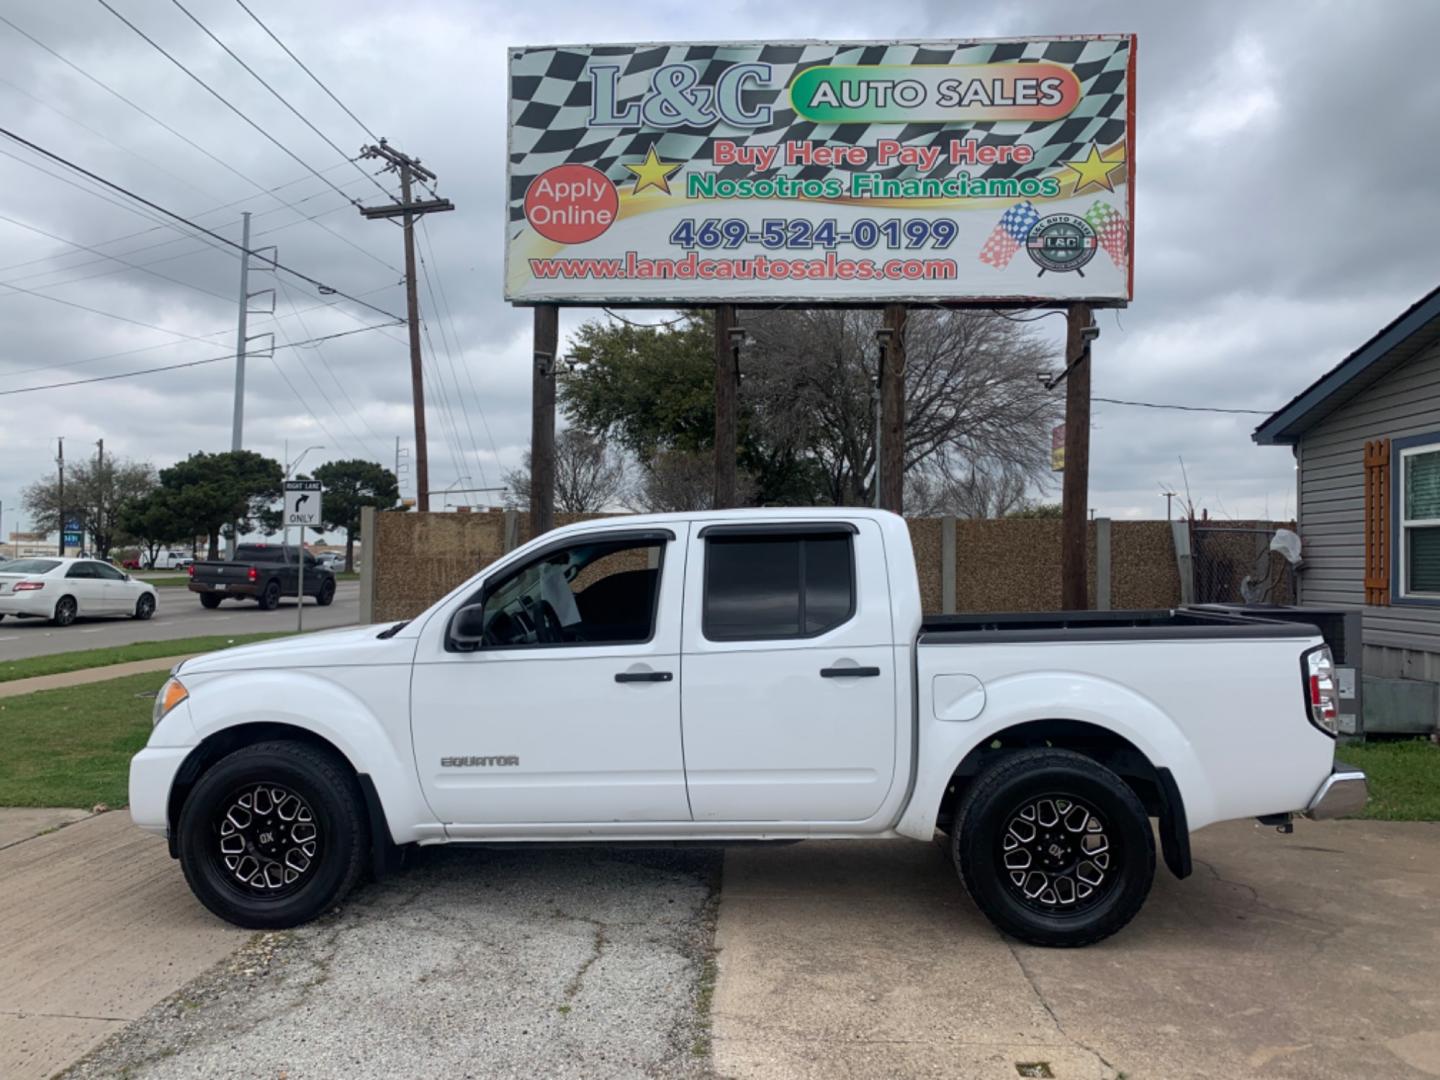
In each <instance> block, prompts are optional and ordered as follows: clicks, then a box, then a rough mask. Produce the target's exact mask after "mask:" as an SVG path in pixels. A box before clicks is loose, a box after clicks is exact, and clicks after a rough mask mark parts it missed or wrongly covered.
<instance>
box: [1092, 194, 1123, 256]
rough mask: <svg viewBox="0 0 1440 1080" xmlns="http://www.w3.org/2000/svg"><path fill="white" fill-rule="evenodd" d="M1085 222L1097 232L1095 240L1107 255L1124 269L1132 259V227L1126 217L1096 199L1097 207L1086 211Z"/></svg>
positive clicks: (1094, 206)
mask: <svg viewBox="0 0 1440 1080" xmlns="http://www.w3.org/2000/svg"><path fill="white" fill-rule="evenodd" d="M1085 220H1086V221H1088V222H1089V223H1090V227H1091V228H1092V229H1094V230H1095V239H1096V240H1098V241H1099V242H1100V246H1101V247H1103V248H1104V249H1105V252H1106V254H1107V255H1109V256H1110V258H1111V259H1113V260H1114V262H1115V265H1116V266H1119V267H1122V268H1123V267H1124V266H1125V264H1126V263H1127V262H1128V261H1129V259H1130V226H1129V225H1128V224H1127V223H1126V221H1125V218H1124V216H1123V215H1122V214H1121V213H1120V211H1119V210H1116V209H1115V207H1113V206H1111V205H1110V204H1109V203H1107V202H1101V201H1100V200H1099V199H1096V200H1095V205H1093V206H1092V207H1090V209H1089V210H1086V211H1085Z"/></svg>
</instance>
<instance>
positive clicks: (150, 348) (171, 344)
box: [0, 285, 395, 379]
mask: <svg viewBox="0 0 1440 1080" xmlns="http://www.w3.org/2000/svg"><path fill="white" fill-rule="evenodd" d="M393 288H395V286H394V285H382V286H381V287H380V288H378V289H372V290H370V293H362V294H361V295H362V296H368V295H370V294H371V293H377V292H384V291H385V290H386V289H393ZM334 306H335V305H334V304H333V303H329V304H311V305H310V306H309V307H307V308H299V309H297V310H295V311H293V312H291V314H289V315H273V316H271V322H280V321H281V320H282V319H290V318H295V317H298V316H299V315H302V314H308V313H309V312H312V311H319V310H320V309H321V308H333V307H334ZM341 314H344V315H349V314H350V313H349V312H347V311H342V312H341ZM356 321H357V322H358V321H359V320H358V319H357V320H356ZM259 325H261V326H266V325H268V324H267V323H264V322H262V323H260V324H259ZM352 332H353V331H352ZM166 333H173V331H169V330H167V331H166ZM233 333H235V328H234V327H233V326H230V327H226V328H225V329H224V330H212V331H210V332H209V333H208V334H201V335H200V337H199V338H198V339H196V340H202V341H208V339H209V338H213V337H219V336H220V335H221V334H233ZM306 333H307V334H308V333H309V331H306ZM183 344H185V341H184V339H180V340H176V341H162V342H160V343H159V344H157V345H142V346H140V347H139V348H138V349H125V350H124V351H123V352H113V353H103V354H102V355H100V356H89V357H86V358H85V359H84V360H63V361H57V362H54V363H49V364H39V365H37V366H35V367H28V368H20V369H18V370H16V371H0V379H9V378H14V377H15V376H17V375H29V374H31V373H33V372H36V371H53V370H54V369H55V368H69V367H82V366H84V365H85V364H94V363H98V362H99V361H101V360H114V359H115V358H116V357H119V356H134V355H135V354H136V353H142V352H154V351H155V350H156V349H173V348H175V347H176V346H177V345H183Z"/></svg>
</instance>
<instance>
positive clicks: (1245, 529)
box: [1190, 522, 1295, 604]
mask: <svg viewBox="0 0 1440 1080" xmlns="http://www.w3.org/2000/svg"><path fill="white" fill-rule="evenodd" d="M1274 535H1275V529H1274V528H1273V527H1251V526H1236V525H1201V524H1199V523H1198V522H1196V523H1192V524H1191V526H1190V550H1191V552H1192V554H1193V558H1194V572H1195V602H1196V603H1197V604H1293V603H1295V568H1294V567H1293V566H1292V565H1291V564H1290V561H1289V560H1288V559H1286V558H1285V556H1283V555H1281V554H1280V553H1279V552H1277V551H1271V550H1270V539H1271V537H1273V536H1274Z"/></svg>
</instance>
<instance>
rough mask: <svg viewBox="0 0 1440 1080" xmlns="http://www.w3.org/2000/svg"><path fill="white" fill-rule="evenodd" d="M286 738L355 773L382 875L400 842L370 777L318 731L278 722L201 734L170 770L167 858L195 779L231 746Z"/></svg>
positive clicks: (174, 849) (173, 852)
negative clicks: (187, 752) (173, 768)
mask: <svg viewBox="0 0 1440 1080" xmlns="http://www.w3.org/2000/svg"><path fill="white" fill-rule="evenodd" d="M275 740H285V741H288V742H297V743H303V744H304V745H306V746H310V747H313V748H315V749H317V750H321V751H323V752H325V753H327V754H330V755H331V756H333V757H335V758H336V759H338V760H339V761H341V762H343V763H344V764H345V765H346V767H347V768H349V770H350V772H351V773H352V774H353V775H354V777H355V779H356V783H357V784H358V786H359V788H360V794H361V800H362V802H363V804H364V807H365V817H366V824H367V825H368V827H369V831H370V855H371V868H372V872H373V873H374V874H375V876H376V877H380V876H382V875H383V874H384V873H385V872H386V871H387V870H389V869H391V868H392V867H393V866H394V865H395V864H396V862H397V861H398V857H399V856H398V851H399V845H397V844H396V842H395V839H394V835H393V831H392V829H391V827H390V821H389V818H388V816H387V815H386V813H385V805H384V802H383V801H382V800H381V798H380V793H379V791H378V790H377V789H376V786H375V780H374V778H373V777H372V776H371V775H370V774H369V773H368V772H365V771H363V770H362V769H361V768H360V767H358V766H357V765H356V763H355V761H354V760H352V758H351V756H350V755H349V754H347V753H346V752H345V751H344V750H343V749H341V748H340V747H339V746H337V745H336V744H335V743H334V742H332V741H331V740H330V739H327V738H326V737H325V736H324V735H322V734H320V733H319V732H316V731H313V730H311V729H309V728H305V727H300V726H298V725H296V724H289V723H285V722H283V721H250V722H247V723H241V724H235V725H233V726H231V727H226V728H221V729H220V730H218V731H214V732H212V733H211V734H209V735H207V736H206V737H205V738H203V739H202V740H201V741H200V742H199V744H197V745H196V746H195V748H194V749H193V750H191V751H190V753H189V754H187V755H186V757H185V760H184V761H183V762H181V764H180V767H179V769H177V770H176V772H175V778H174V780H173V781H172V782H171V784H170V794H169V797H168V799H167V801H166V814H165V817H166V824H167V829H166V836H167V840H168V844H169V850H170V857H171V858H177V857H178V856H179V830H178V824H179V821H180V812H181V809H182V808H183V807H184V805H185V800H186V799H188V798H189V796H190V793H191V792H192V791H193V790H194V788H195V785H196V783H198V782H199V780H200V778H201V777H202V776H203V775H205V773H206V772H207V771H208V770H209V769H210V768H211V767H212V766H214V765H215V764H216V763H217V762H219V761H220V760H221V759H223V758H224V757H226V756H227V755H229V754H232V753H234V752H235V751H236V750H242V749H244V748H245V747H247V746H254V745H255V744H257V743H262V742H271V741H275Z"/></svg>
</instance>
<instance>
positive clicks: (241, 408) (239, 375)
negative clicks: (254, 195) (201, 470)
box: [230, 210, 250, 450]
mask: <svg viewBox="0 0 1440 1080" xmlns="http://www.w3.org/2000/svg"><path fill="white" fill-rule="evenodd" d="M240 221H241V225H240V246H241V248H243V249H244V250H243V251H241V253H240V304H239V307H240V316H239V320H238V322H237V324H236V328H235V410H234V414H233V418H232V419H231V421H230V449H231V450H240V449H242V448H243V447H244V444H245V322H246V318H245V317H246V316H247V315H248V314H249V313H250V211H249V210H246V211H245V212H244V213H243V214H241V215H240Z"/></svg>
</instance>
